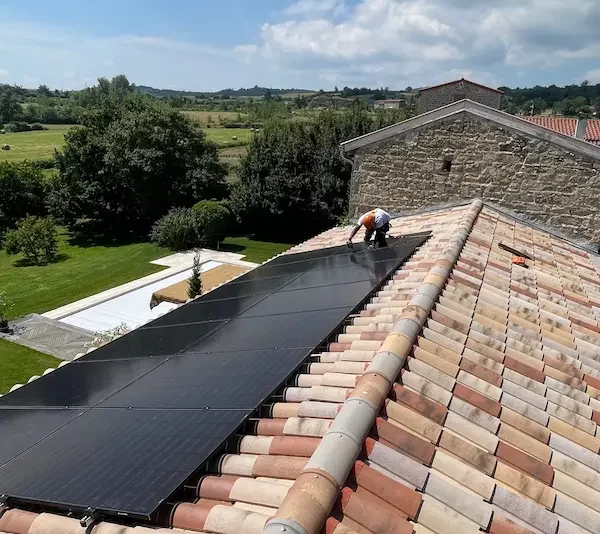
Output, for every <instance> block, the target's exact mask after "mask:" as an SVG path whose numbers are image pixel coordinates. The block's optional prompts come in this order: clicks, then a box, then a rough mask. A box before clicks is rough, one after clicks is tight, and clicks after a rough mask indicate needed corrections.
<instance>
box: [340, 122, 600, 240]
mask: <svg viewBox="0 0 600 534" xmlns="http://www.w3.org/2000/svg"><path fill="white" fill-rule="evenodd" d="M457 117H458V118H457ZM598 155H599V157H598V159H595V158H592V157H585V156H580V155H578V154H574V153H572V152H569V151H568V150H566V149H564V148H562V147H560V146H557V145H555V144H553V143H551V142H549V141H546V140H540V139H536V138H534V137H530V136H528V135H525V134H521V133H516V132H513V131H512V130H508V129H507V128H503V127H499V126H498V125H497V124H496V123H494V122H492V121H488V120H485V119H480V118H478V117H474V116H473V115H469V114H466V113H463V114H461V115H459V116H454V117H452V118H448V119H445V120H444V121H440V122H437V123H434V124H433V125H429V126H423V127H422V128H421V129H415V130H410V131H409V132H407V133H404V134H401V135H399V136H396V137H394V138H391V139H387V140H385V141H381V142H379V143H375V144H371V145H367V146H365V147H362V148H359V149H358V150H357V151H356V153H355V155H354V171H353V174H352V182H351V187H350V189H351V193H350V215H351V216H352V217H357V216H359V215H360V214H361V213H363V212H365V211H367V210H369V209H372V208H374V207H381V208H383V209H386V210H388V211H392V212H401V211H407V210H415V209H420V208H424V207H429V206H432V205H435V204H441V203H445V202H454V201H458V200H468V199H472V198H473V197H481V198H483V199H484V200H487V201H489V202H494V203H496V204H499V205H500V206H504V207H506V208H509V209H511V210H513V211H515V212H518V213H520V214H523V215H525V216H527V217H529V218H531V219H532V220H535V221H538V222H540V223H544V224H548V225H549V226H552V227H554V228H556V230H558V231H560V232H563V233H565V234H567V235H570V236H572V237H575V238H581V239H585V240H588V241H591V242H593V243H600V214H599V210H600V149H599V150H598ZM444 161H447V162H449V164H448V163H446V168H448V165H449V166H450V170H449V171H447V170H443V167H444Z"/></svg>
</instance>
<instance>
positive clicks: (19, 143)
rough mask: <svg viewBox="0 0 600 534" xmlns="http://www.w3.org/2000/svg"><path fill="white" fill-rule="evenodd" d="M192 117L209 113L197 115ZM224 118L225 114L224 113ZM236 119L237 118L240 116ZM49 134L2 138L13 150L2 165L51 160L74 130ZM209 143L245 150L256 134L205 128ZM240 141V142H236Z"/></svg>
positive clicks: (58, 128)
mask: <svg viewBox="0 0 600 534" xmlns="http://www.w3.org/2000/svg"><path fill="white" fill-rule="evenodd" d="M188 113H207V112H204V111H194V112H188ZM221 115H224V113H221ZM233 115H236V116H237V113H234V114H233ZM48 128H49V129H48V130H42V131H39V132H19V133H11V134H5V135H0V144H7V145H9V146H10V150H0V161H19V160H23V159H29V160H39V159H50V158H51V157H52V156H54V151H55V150H61V149H62V147H63V146H64V142H65V139H64V135H65V133H66V132H68V131H69V130H70V129H71V128H73V126H66V125H51V126H49V127H48ZM203 131H204V132H205V133H206V136H207V138H208V139H209V140H211V141H213V142H214V143H216V144H217V145H219V148H227V147H230V148H232V147H241V146H246V145H247V144H249V143H250V139H251V138H252V131H251V130H249V129H247V128H204V129H203ZM234 137H237V139H233V138H234Z"/></svg>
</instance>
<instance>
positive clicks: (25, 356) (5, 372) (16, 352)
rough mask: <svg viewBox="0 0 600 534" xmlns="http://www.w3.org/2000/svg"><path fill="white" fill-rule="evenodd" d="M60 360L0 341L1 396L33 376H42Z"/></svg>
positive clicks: (56, 365)
mask: <svg viewBox="0 0 600 534" xmlns="http://www.w3.org/2000/svg"><path fill="white" fill-rule="evenodd" d="M59 363H60V360H59V359H57V358H53V357H52V356H48V355H46V354H42V353H41V352H37V351H35V350H32V349H29V348H27V347H23V346H22V345H17V344H16V343H11V342H10V341H6V340H4V339H0V369H1V370H2V372H0V394H2V395H3V394H5V393H8V390H9V389H10V388H11V387H13V386H14V385H15V384H24V383H26V382H27V380H29V379H30V378H31V377H32V376H34V375H38V376H40V375H41V374H42V373H43V372H44V371H45V370H46V369H48V368H49V367H58V364H59Z"/></svg>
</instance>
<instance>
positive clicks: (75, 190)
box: [53, 90, 226, 231]
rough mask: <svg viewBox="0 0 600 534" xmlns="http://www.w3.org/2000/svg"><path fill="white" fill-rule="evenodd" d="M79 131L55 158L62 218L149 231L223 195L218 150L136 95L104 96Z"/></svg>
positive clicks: (177, 117) (178, 117)
mask: <svg viewBox="0 0 600 534" xmlns="http://www.w3.org/2000/svg"><path fill="white" fill-rule="evenodd" d="M108 95H110V90H109V93H108ZM83 125H84V127H83V128H78V129H76V130H73V131H71V132H70V133H68V134H67V135H66V145H65V149H64V151H63V152H62V153H59V154H57V156H56V160H57V166H58V169H59V171H60V179H59V180H58V181H57V184H56V188H57V189H58V190H59V191H54V192H53V198H59V199H60V202H59V209H55V211H59V212H61V213H62V218H65V219H69V218H71V219H72V218H74V217H85V218H88V219H94V220H95V221H97V222H99V223H103V224H104V225H105V226H106V227H108V228H111V229H114V231H119V230H122V229H124V228H127V229H128V230H130V231H133V230H141V231H147V230H148V229H149V227H150V225H151V224H152V222H153V221H156V220H157V219H159V218H160V217H161V216H162V215H164V214H165V213H166V212H167V211H168V210H169V208H170V207H172V206H191V205H193V204H194V203H195V202H197V201H199V200H201V199H204V198H222V197H223V196H224V194H225V193H226V186H225V169H224V167H223V165H222V164H221V163H220V162H219V157H218V152H217V147H216V145H214V144H212V143H209V142H207V141H206V139H205V136H204V133H203V132H202V131H201V130H200V129H198V128H197V127H196V126H195V125H194V124H192V123H191V122H190V121H189V120H188V119H187V118H186V117H184V116H183V115H182V114H181V113H179V112H177V111H176V110H174V109H172V108H170V107H169V106H167V105H166V104H162V103H160V102H153V101H152V100H151V99H149V98H146V97H142V96H139V95H135V94H133V95H125V96H123V97H121V96H119V97H118V98H108V97H107V98H106V99H103V100H102V101H101V103H100V104H99V105H97V106H96V107H95V108H93V109H92V110H91V111H90V112H89V113H87V114H86V115H85V117H84V119H83Z"/></svg>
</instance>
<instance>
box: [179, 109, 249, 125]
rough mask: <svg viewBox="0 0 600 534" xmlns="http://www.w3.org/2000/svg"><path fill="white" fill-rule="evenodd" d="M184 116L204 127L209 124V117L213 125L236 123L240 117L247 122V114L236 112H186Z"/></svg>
mask: <svg viewBox="0 0 600 534" xmlns="http://www.w3.org/2000/svg"><path fill="white" fill-rule="evenodd" d="M183 114H184V115H185V116H186V117H188V118H189V119H191V120H193V121H194V122H197V123H199V124H201V125H202V126H206V125H207V124H208V123H209V122H208V121H209V117H210V120H211V123H212V124H215V125H218V124H221V123H224V122H236V121H237V120H238V119H239V118H240V116H241V119H242V120H246V115H245V114H243V113H237V112H235V111H184V112H183Z"/></svg>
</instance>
